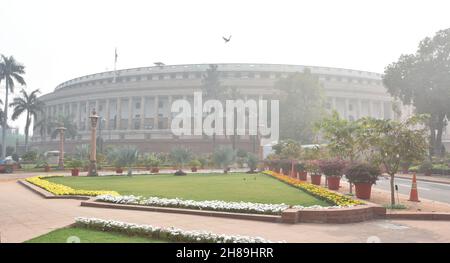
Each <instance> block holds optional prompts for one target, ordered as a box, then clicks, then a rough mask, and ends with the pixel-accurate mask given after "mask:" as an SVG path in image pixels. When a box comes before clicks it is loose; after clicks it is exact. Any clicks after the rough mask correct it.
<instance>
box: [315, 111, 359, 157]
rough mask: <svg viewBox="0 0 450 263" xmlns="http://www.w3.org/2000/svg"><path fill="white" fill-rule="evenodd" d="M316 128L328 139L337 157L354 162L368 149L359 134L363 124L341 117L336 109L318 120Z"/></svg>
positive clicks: (329, 147)
mask: <svg viewBox="0 0 450 263" xmlns="http://www.w3.org/2000/svg"><path fill="white" fill-rule="evenodd" d="M315 129H316V130H317V131H318V132H320V134H321V135H322V136H323V139H325V140H326V141H327V143H328V145H327V147H328V149H329V150H330V153H331V154H332V155H334V156H335V157H339V158H342V159H346V160H348V161H350V162H353V161H355V160H356V159H357V158H358V156H359V155H360V154H361V153H362V151H363V150H364V149H366V147H365V145H364V141H360V140H359V137H358V136H357V135H358V131H359V130H360V129H361V124H360V123H359V122H357V121H348V120H345V119H341V118H340V117H339V114H338V113H337V112H336V111H333V113H332V114H331V116H328V117H325V118H323V119H322V120H321V121H320V122H316V124H315Z"/></svg>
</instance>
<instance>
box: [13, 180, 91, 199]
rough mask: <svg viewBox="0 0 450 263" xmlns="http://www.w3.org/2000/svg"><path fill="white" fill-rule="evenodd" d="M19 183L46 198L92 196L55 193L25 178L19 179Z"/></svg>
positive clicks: (81, 197) (82, 197)
mask: <svg viewBox="0 0 450 263" xmlns="http://www.w3.org/2000/svg"><path fill="white" fill-rule="evenodd" d="M17 183H19V184H20V185H23V186H24V187H25V188H28V189H30V190H31V191H32V192H34V193H36V194H38V195H40V196H42V197H43V198H46V199H75V200H89V199H90V198H91V197H89V196H84V195H55V194H53V193H51V192H49V191H47V190H45V189H44V188H41V187H39V186H37V185H34V184H32V183H30V182H27V181H25V180H18V181H17Z"/></svg>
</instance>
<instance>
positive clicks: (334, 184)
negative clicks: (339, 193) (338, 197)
mask: <svg viewBox="0 0 450 263" xmlns="http://www.w3.org/2000/svg"><path fill="white" fill-rule="evenodd" d="M327 181H328V189H330V190H339V186H340V185H339V184H340V182H341V177H340V176H328V177H327Z"/></svg>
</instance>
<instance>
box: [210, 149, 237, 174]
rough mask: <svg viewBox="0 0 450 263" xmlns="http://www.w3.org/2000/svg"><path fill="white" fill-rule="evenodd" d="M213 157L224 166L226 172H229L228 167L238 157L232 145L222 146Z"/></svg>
mask: <svg viewBox="0 0 450 263" xmlns="http://www.w3.org/2000/svg"><path fill="white" fill-rule="evenodd" d="M212 159H213V162H214V163H215V164H216V165H218V166H219V167H221V168H223V171H224V173H227V172H228V167H229V166H230V165H231V164H232V163H233V162H234V160H235V159H236V151H234V150H233V148H231V147H230V146H221V147H218V148H217V149H216V150H215V151H214V153H213V156H212Z"/></svg>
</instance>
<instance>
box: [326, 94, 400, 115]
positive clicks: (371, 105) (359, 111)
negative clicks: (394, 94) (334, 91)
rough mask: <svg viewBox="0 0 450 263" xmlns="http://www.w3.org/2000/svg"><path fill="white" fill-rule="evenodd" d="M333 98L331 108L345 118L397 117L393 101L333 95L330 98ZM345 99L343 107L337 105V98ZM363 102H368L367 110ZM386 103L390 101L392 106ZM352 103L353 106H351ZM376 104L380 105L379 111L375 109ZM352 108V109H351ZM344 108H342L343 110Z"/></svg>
mask: <svg viewBox="0 0 450 263" xmlns="http://www.w3.org/2000/svg"><path fill="white" fill-rule="evenodd" d="M329 99H330V100H331V108H332V109H334V110H336V111H338V112H340V114H341V115H343V117H344V118H345V119H352V118H353V119H358V118H361V117H364V116H370V117H374V118H381V119H385V118H391V119H393V118H395V117H396V116H394V111H393V109H392V102H386V101H382V100H370V99H352V98H337V97H331V98H329ZM338 99H339V100H341V102H342V100H343V109H342V107H339V105H337V104H338V103H337V100H338ZM351 102H356V103H351ZM363 102H366V103H368V105H366V106H367V110H364V109H363V108H364V107H363ZM385 103H389V104H390V105H391V107H388V108H386V107H385ZM350 105H351V106H352V107H350ZM375 105H378V106H379V107H377V108H378V111H377V110H375ZM350 108H352V109H350ZM341 109H342V110H341Z"/></svg>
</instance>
